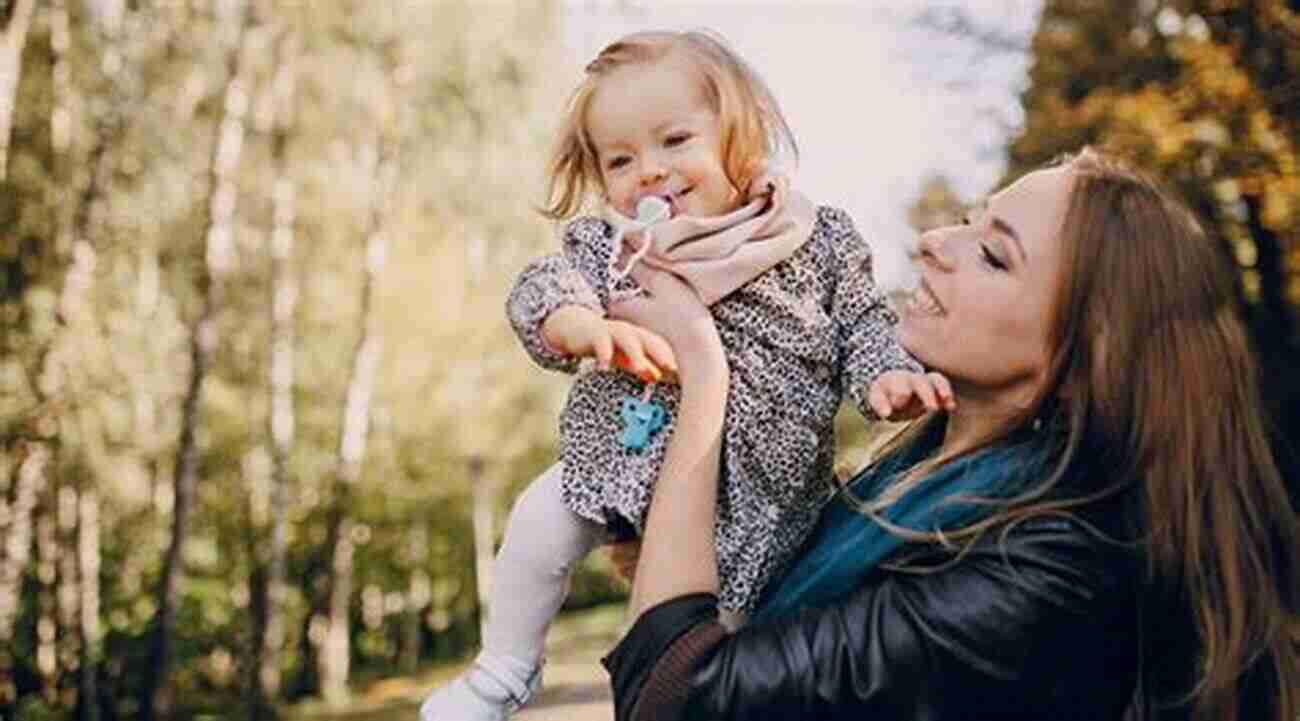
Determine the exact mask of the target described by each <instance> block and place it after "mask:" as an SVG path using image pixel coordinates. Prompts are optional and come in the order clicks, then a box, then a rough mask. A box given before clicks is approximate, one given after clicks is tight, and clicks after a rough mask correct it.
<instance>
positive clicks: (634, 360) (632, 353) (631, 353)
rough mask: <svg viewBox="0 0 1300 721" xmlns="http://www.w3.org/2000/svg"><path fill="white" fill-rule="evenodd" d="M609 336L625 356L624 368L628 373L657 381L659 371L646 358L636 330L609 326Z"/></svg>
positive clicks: (621, 324) (629, 327) (630, 327)
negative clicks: (626, 362) (626, 361)
mask: <svg viewBox="0 0 1300 721" xmlns="http://www.w3.org/2000/svg"><path fill="white" fill-rule="evenodd" d="M610 334H611V335H612V336H613V337H614V345H615V347H617V348H618V349H619V350H621V351H623V354H624V355H626V356H627V360H628V364H627V366H626V368H627V370H628V371H629V372H631V373H632V374H633V375H636V376H639V377H640V378H641V379H642V380H646V381H656V380H658V379H659V375H660V373H659V369H658V368H656V367H655V366H654V364H653V363H651V362H650V359H648V358H646V355H645V349H644V348H642V346H641V334H640V333H639V332H637V330H636V328H634V327H633V326H630V325H626V324H623V323H617V324H613V325H611V326H610Z"/></svg>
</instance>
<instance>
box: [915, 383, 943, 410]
mask: <svg viewBox="0 0 1300 721" xmlns="http://www.w3.org/2000/svg"><path fill="white" fill-rule="evenodd" d="M911 386H912V393H913V394H914V395H915V396H916V398H918V399H919V400H920V401H921V403H922V404H923V405H925V407H926V409H927V410H931V411H937V410H939V394H938V393H936V392H935V390H934V387H933V386H931V385H930V382H929V380H928V379H927V378H926V377H925V376H914V377H913V378H912V383H911Z"/></svg>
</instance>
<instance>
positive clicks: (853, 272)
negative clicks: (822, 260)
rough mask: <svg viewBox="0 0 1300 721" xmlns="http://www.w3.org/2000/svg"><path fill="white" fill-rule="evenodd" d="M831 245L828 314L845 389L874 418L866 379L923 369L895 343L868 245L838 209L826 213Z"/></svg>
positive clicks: (891, 314) (892, 317)
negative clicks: (831, 318)
mask: <svg viewBox="0 0 1300 721" xmlns="http://www.w3.org/2000/svg"><path fill="white" fill-rule="evenodd" d="M827 220H828V221H829V224H830V227H831V231H832V240H831V244H832V247H833V248H834V250H835V272H836V284H835V293H834V298H833V299H832V314H833V316H834V320H835V326H836V339H837V341H838V343H839V346H840V347H839V353H838V355H839V357H840V358H841V359H842V361H843V369H844V370H843V375H844V379H845V389H846V390H847V391H848V393H849V396H850V397H851V398H852V399H853V402H854V404H855V405H856V406H857V408H858V410H859V411H860V412H861V413H862V415H863V416H864V417H865V418H866V419H867V420H869V421H874V420H879V418H878V417H877V416H876V412H875V411H874V410H872V408H871V404H870V402H868V400H867V396H868V393H869V392H870V390H871V384H872V382H874V381H875V380H876V378H879V377H880V375H881V374H882V373H884V372H885V371H889V370H906V371H912V372H917V373H920V372H922V371H923V370H924V369H923V368H922V367H921V364H920V363H917V362H916V359H914V358H912V356H911V354H909V353H908V352H907V351H906V350H904V349H903V346H902V345H900V344H899V342H898V333H897V329H896V326H897V325H898V316H897V315H896V314H895V313H894V310H893V309H892V308H890V307H889V303H888V302H887V301H886V299H885V294H884V293H883V292H882V291H881V290H880V288H879V287H878V286H877V285H876V283H875V281H874V280H873V279H872V276H871V248H870V246H868V245H867V243H866V241H864V240H863V239H862V236H861V235H860V234H859V233H858V231H857V229H856V228H855V227H854V226H853V220H852V219H851V218H849V216H848V214H847V213H845V212H844V211H842V210H834V211H832V212H831V213H828V217H827Z"/></svg>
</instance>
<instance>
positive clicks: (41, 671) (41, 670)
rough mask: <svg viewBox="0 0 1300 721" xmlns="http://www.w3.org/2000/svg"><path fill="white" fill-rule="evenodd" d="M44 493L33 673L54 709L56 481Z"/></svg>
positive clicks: (58, 555) (39, 523)
mask: <svg viewBox="0 0 1300 721" xmlns="http://www.w3.org/2000/svg"><path fill="white" fill-rule="evenodd" d="M47 467H48V466H47ZM42 472H45V469H42ZM43 491H44V493H43V494H42V495H43V496H44V500H43V501H42V502H41V503H40V505H39V507H38V509H37V512H36V554H37V556H36V579H37V582H38V583H39V584H40V590H39V591H38V592H37V598H36V614H37V615H36V673H37V675H38V676H39V677H40V679H41V698H42V699H43V700H44V701H45V703H46V704H47V705H49V706H50V707H51V708H55V707H57V705H58V701H59V693H58V685H59V654H58V636H59V616H58V583H59V566H60V559H61V558H62V555H63V553H64V549H63V548H62V547H61V545H60V543H59V524H58V518H57V509H58V493H59V489H58V483H57V481H53V480H47V481H46V487H45V488H44V489H43Z"/></svg>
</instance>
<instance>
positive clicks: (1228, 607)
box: [872, 149, 1300, 721]
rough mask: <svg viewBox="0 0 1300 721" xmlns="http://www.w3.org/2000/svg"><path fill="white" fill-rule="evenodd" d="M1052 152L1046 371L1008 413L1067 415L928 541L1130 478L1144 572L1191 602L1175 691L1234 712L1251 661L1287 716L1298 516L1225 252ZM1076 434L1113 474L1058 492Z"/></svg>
mask: <svg viewBox="0 0 1300 721" xmlns="http://www.w3.org/2000/svg"><path fill="white" fill-rule="evenodd" d="M1063 162H1064V164H1065V165H1066V167H1068V168H1069V169H1070V171H1071V174H1072V176H1073V177H1072V189H1071V195H1070V200H1069V206H1068V210H1067V211H1066V215H1065V218H1064V221H1063V224H1062V242H1063V245H1064V254H1063V257H1064V258H1065V261H1064V262H1065V264H1066V265H1065V269H1064V271H1065V272H1063V273H1062V274H1061V277H1062V283H1061V285H1060V287H1059V289H1058V295H1057V298H1056V299H1055V307H1054V316H1055V317H1054V321H1053V323H1052V338H1051V340H1050V347H1051V348H1052V349H1053V354H1052V360H1051V363H1050V365H1049V373H1048V376H1047V378H1048V382H1047V383H1046V384H1045V388H1044V390H1043V391H1042V392H1041V394H1040V396H1039V397H1038V399H1037V401H1036V402H1035V403H1034V404H1033V405H1032V407H1031V408H1030V409H1028V410H1027V411H1026V413H1025V414H1024V416H1023V417H1022V418H1019V419H1014V420H1013V421H1012V422H1011V423H1010V427H1015V426H1017V425H1020V424H1024V423H1027V422H1029V420H1030V419H1031V418H1034V417H1038V418H1040V419H1041V418H1042V416H1043V415H1044V414H1050V415H1052V416H1053V417H1052V418H1050V419H1048V422H1049V423H1052V424H1053V425H1055V426H1056V427H1058V428H1063V429H1065V433H1064V434H1063V441H1062V445H1063V452H1062V457H1061V460H1060V462H1059V464H1058V465H1057V467H1056V470H1055V472H1053V473H1052V474H1051V477H1050V478H1047V479H1044V480H1043V482H1041V483H1039V484H1038V486H1037V487H1036V488H1035V489H1033V490H1031V491H1030V492H1028V493H1026V494H1024V495H1022V496H1020V497H1018V498H1015V499H1012V500H1011V501H1010V502H1009V503H1008V504H1007V505H1006V506H1004V507H1003V508H1001V509H999V510H998V511H997V512H995V513H994V514H993V515H992V516H990V517H988V518H986V519H984V520H982V521H980V522H979V523H976V524H973V525H971V526H970V527H968V528H965V529H962V530H960V531H957V532H951V531H950V532H947V533H945V534H943V536H942V537H939V536H936V535H933V534H931V535H930V536H929V537H928V540H932V541H940V542H943V543H946V544H951V543H952V542H953V541H954V540H964V541H965V542H964V543H963V544H962V545H963V547H964V548H968V547H969V544H970V543H973V542H974V539H975V538H976V537H978V536H979V535H980V534H982V533H983V532H985V531H986V530H988V529H991V528H995V527H999V526H1001V527H1006V526H1007V525H1008V524H1009V523H1013V522H1015V521H1017V520H1020V519H1024V518H1026V517H1029V516H1033V515H1039V514H1043V513H1062V512H1069V510H1070V509H1071V508H1072V507H1077V506H1081V505H1085V504H1086V503H1088V502H1090V501H1091V500H1093V499H1095V498H1098V497H1100V496H1105V495H1109V494H1111V493H1113V492H1116V491H1118V490H1119V489H1120V488H1121V487H1122V486H1124V485H1126V484H1127V483H1128V482H1129V481H1132V482H1135V483H1137V484H1139V486H1140V488H1141V491H1140V493H1141V496H1142V503H1141V507H1142V510H1141V523H1142V526H1143V528H1144V529H1145V536H1144V538H1143V539H1142V540H1143V541H1144V545H1145V548H1146V551H1147V557H1148V560H1149V578H1147V579H1146V588H1148V589H1174V593H1175V595H1176V597H1180V598H1182V599H1185V602H1186V603H1188V604H1190V606H1191V611H1192V614H1193V617H1194V623H1195V631H1196V637H1197V639H1198V640H1199V649H1200V658H1199V664H1198V666H1197V669H1196V678H1195V683H1194V685H1193V687H1191V688H1187V689H1182V691H1183V692H1185V693H1184V696H1183V701H1185V702H1187V703H1189V704H1190V708H1191V710H1192V714H1193V717H1194V718H1196V719H1203V720H1205V721H1209V720H1210V719H1214V720H1215V721H1220V720H1222V721H1238V719H1239V716H1240V701H1241V695H1242V693H1243V691H1244V690H1245V683H1246V678H1247V676H1248V674H1249V678H1251V679H1252V680H1251V683H1250V693H1251V694H1260V693H1267V694H1269V696H1270V699H1268V700H1269V701H1270V702H1271V703H1268V704H1267V706H1268V707H1271V710H1272V713H1270V714H1269V718H1272V719H1275V720H1276V721H1296V720H1297V719H1300V622H1298V621H1297V619H1298V618H1300V568H1298V567H1297V558H1298V557H1300V530H1298V529H1297V518H1296V511H1295V509H1293V508H1292V507H1291V503H1290V499H1289V497H1288V495H1287V492H1286V488H1285V485H1284V482H1283V479H1282V476H1281V473H1280V471H1279V470H1278V466H1277V464H1276V461H1275V459H1274V456H1273V453H1272V449H1271V448H1270V445H1269V438H1268V432H1267V428H1266V423H1265V416H1264V413H1263V410H1262V408H1263V403H1262V400H1261V395H1260V387H1259V382H1260V373H1259V368H1258V364H1257V361H1256V358H1255V355H1254V353H1253V351H1252V349H1251V344H1250V341H1249V338H1248V336H1247V333H1246V329H1245V327H1244V325H1243V323H1242V320H1241V317H1240V309H1239V308H1238V303H1237V300H1236V294H1235V289H1234V284H1233V278H1232V271H1231V264H1230V262H1229V260H1228V258H1227V255H1226V253H1225V251H1224V250H1223V249H1222V247H1221V246H1220V244H1218V243H1216V242H1215V241H1214V239H1213V238H1211V237H1209V236H1208V235H1207V234H1206V233H1205V232H1204V231H1203V230H1202V228H1201V226H1200V225H1199V224H1198V223H1197V222H1196V220H1195V218H1194V217H1193V216H1192V215H1191V214H1190V213H1189V212H1188V211H1187V210H1186V209H1185V208H1184V206H1183V205H1181V204H1180V203H1179V202H1177V201H1176V200H1174V199H1173V197H1172V196H1170V195H1169V194H1168V193H1167V192H1166V191H1165V190H1164V189H1162V188H1161V187H1160V185H1158V184H1157V183H1155V182H1154V181H1153V180H1151V179H1150V178H1148V177H1146V176H1145V175H1143V174H1142V173H1140V172H1137V171H1135V170H1134V169H1132V168H1129V167H1127V166H1126V165H1124V164H1123V163H1121V162H1119V161H1117V160H1115V159H1112V158H1108V157H1105V156H1103V155H1101V154H1100V153H1097V152H1095V151H1092V150H1090V149H1084V150H1083V151H1082V152H1080V153H1078V154H1077V155H1074V156H1071V157H1068V158H1066V159H1064V161H1063ZM1048 409H1050V410H1048ZM935 420H938V419H930V421H931V422H933V421H935ZM920 425H923V423H922V424H918V427H919V426H920ZM1005 430H1010V428H1008V429H1004V431H1005ZM907 435H909V436H910V435H911V434H910V433H909V434H907ZM1085 439H1087V441H1088V443H1087V445H1088V446H1089V447H1093V448H1096V447H1101V448H1104V449H1106V454H1107V456H1108V457H1107V470H1108V472H1110V477H1109V478H1108V479H1106V480H1105V481H1104V482H1105V483H1106V485H1105V486H1100V485H1099V486H1098V487H1096V488H1094V489H1091V492H1090V493H1089V494H1088V496H1087V497H1086V498H1075V499H1071V500H1067V501H1062V500H1060V495H1059V494H1049V491H1050V490H1052V487H1053V486H1055V485H1056V484H1057V482H1058V481H1059V480H1060V479H1061V478H1062V477H1063V476H1064V475H1065V473H1066V471H1067V469H1069V468H1070V467H1071V466H1072V465H1073V464H1074V463H1075V462H1076V460H1077V457H1078V455H1079V453H1080V448H1081V447H1083V446H1084V440H1085ZM990 440H994V439H990ZM936 460H938V461H940V462H942V461H946V460H948V459H942V458H941V459H936ZM912 480H915V479H912ZM904 483H907V481H905V482H904ZM887 495H888V496H889V497H892V498H896V497H897V495H898V494H897V492H894V493H889V494H887ZM1049 496H1050V497H1051V498H1052V499H1053V500H1050V501H1049V500H1045V499H1046V498H1047V497H1049ZM872 505H876V504H872ZM876 508H877V509H878V508H879V506H878V505H876ZM908 535H921V536H925V535H926V534H912V533H909V534H908ZM1150 662H1151V660H1148V663H1150ZM1242 721H1254V719H1243V720H1242Z"/></svg>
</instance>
